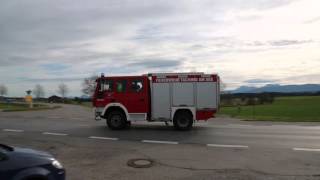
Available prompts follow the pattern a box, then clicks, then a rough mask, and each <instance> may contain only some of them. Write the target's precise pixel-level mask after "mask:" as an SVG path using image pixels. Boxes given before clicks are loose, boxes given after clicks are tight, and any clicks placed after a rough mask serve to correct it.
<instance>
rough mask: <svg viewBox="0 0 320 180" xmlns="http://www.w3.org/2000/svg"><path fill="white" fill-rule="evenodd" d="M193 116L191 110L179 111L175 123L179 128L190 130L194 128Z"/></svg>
mask: <svg viewBox="0 0 320 180" xmlns="http://www.w3.org/2000/svg"><path fill="white" fill-rule="evenodd" d="M192 124H193V118H192V114H191V113H190V112H189V111H180V112H177V113H176V114H175V116H174V118H173V125H174V127H175V128H176V129H177V130H182V131H185V130H190V129H191V128H192Z"/></svg>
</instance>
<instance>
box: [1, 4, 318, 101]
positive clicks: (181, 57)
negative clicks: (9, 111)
mask: <svg viewBox="0 0 320 180" xmlns="http://www.w3.org/2000/svg"><path fill="white" fill-rule="evenodd" d="M140 2H142V3H137V2H131V1H125V0H120V1H113V0H109V1H102V0H94V1H90V2H82V3H81V4H80V3H78V2H68V1H48V0H35V1H32V2H20V1H16V0H13V1H6V2H3V3H2V6H1V7H0V12H1V16H0V23H1V24H2V25H3V26H2V28H1V30H0V53H1V55H2V57H1V58H0V64H1V68H0V85H1V84H3V85H6V86H7V87H8V89H9V91H8V95H7V96H9V97H17V96H24V95H25V91H26V90H28V89H31V90H32V89H33V88H34V86H35V85H36V84H40V85H42V86H43V87H44V88H45V92H46V94H45V96H46V97H48V96H51V95H54V94H58V93H57V89H58V84H60V83H65V84H66V85H68V87H69V89H70V93H69V94H68V95H72V96H81V95H82V93H81V83H82V81H83V79H84V78H87V77H89V76H92V75H99V74H100V73H105V74H106V76H107V75H120V76H121V75H139V74H140V75H142V74H146V73H148V72H194V71H199V72H205V73H218V74H219V75H220V76H221V79H222V82H223V83H224V84H226V89H227V90H232V89H236V88H238V87H240V86H264V85H266V84H280V85H289V84H292V85H295V84H320V52H319V47H320V33H319V32H320V13H319V10H318V7H319V6H320V1H317V0H310V1H303V0H292V1H288V0H270V1H269V0H268V1H266V0H259V1H254V2H253V1H241V0H232V1H228V2H224V1H220V0H216V1H209V0H203V1H182V0H181V1H180V0H178V1H154V0H152V1H140Z"/></svg>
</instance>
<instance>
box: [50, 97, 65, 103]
mask: <svg viewBox="0 0 320 180" xmlns="http://www.w3.org/2000/svg"><path fill="white" fill-rule="evenodd" d="M48 102H49V103H62V102H63V99H62V98H61V97H59V96H56V95H53V96H50V97H49V98H48Z"/></svg>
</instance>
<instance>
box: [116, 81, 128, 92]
mask: <svg viewBox="0 0 320 180" xmlns="http://www.w3.org/2000/svg"><path fill="white" fill-rule="evenodd" d="M126 85H127V81H126V80H121V81H118V82H117V83H116V87H117V92H118V93H122V92H125V91H126Z"/></svg>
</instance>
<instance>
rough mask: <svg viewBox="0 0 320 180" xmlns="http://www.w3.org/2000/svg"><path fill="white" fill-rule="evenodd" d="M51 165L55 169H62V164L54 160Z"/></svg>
mask: <svg viewBox="0 0 320 180" xmlns="http://www.w3.org/2000/svg"><path fill="white" fill-rule="evenodd" d="M51 164H52V166H53V167H55V168H57V169H63V166H62V164H61V163H60V162H59V161H58V160H56V159H53V160H52V162H51Z"/></svg>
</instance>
